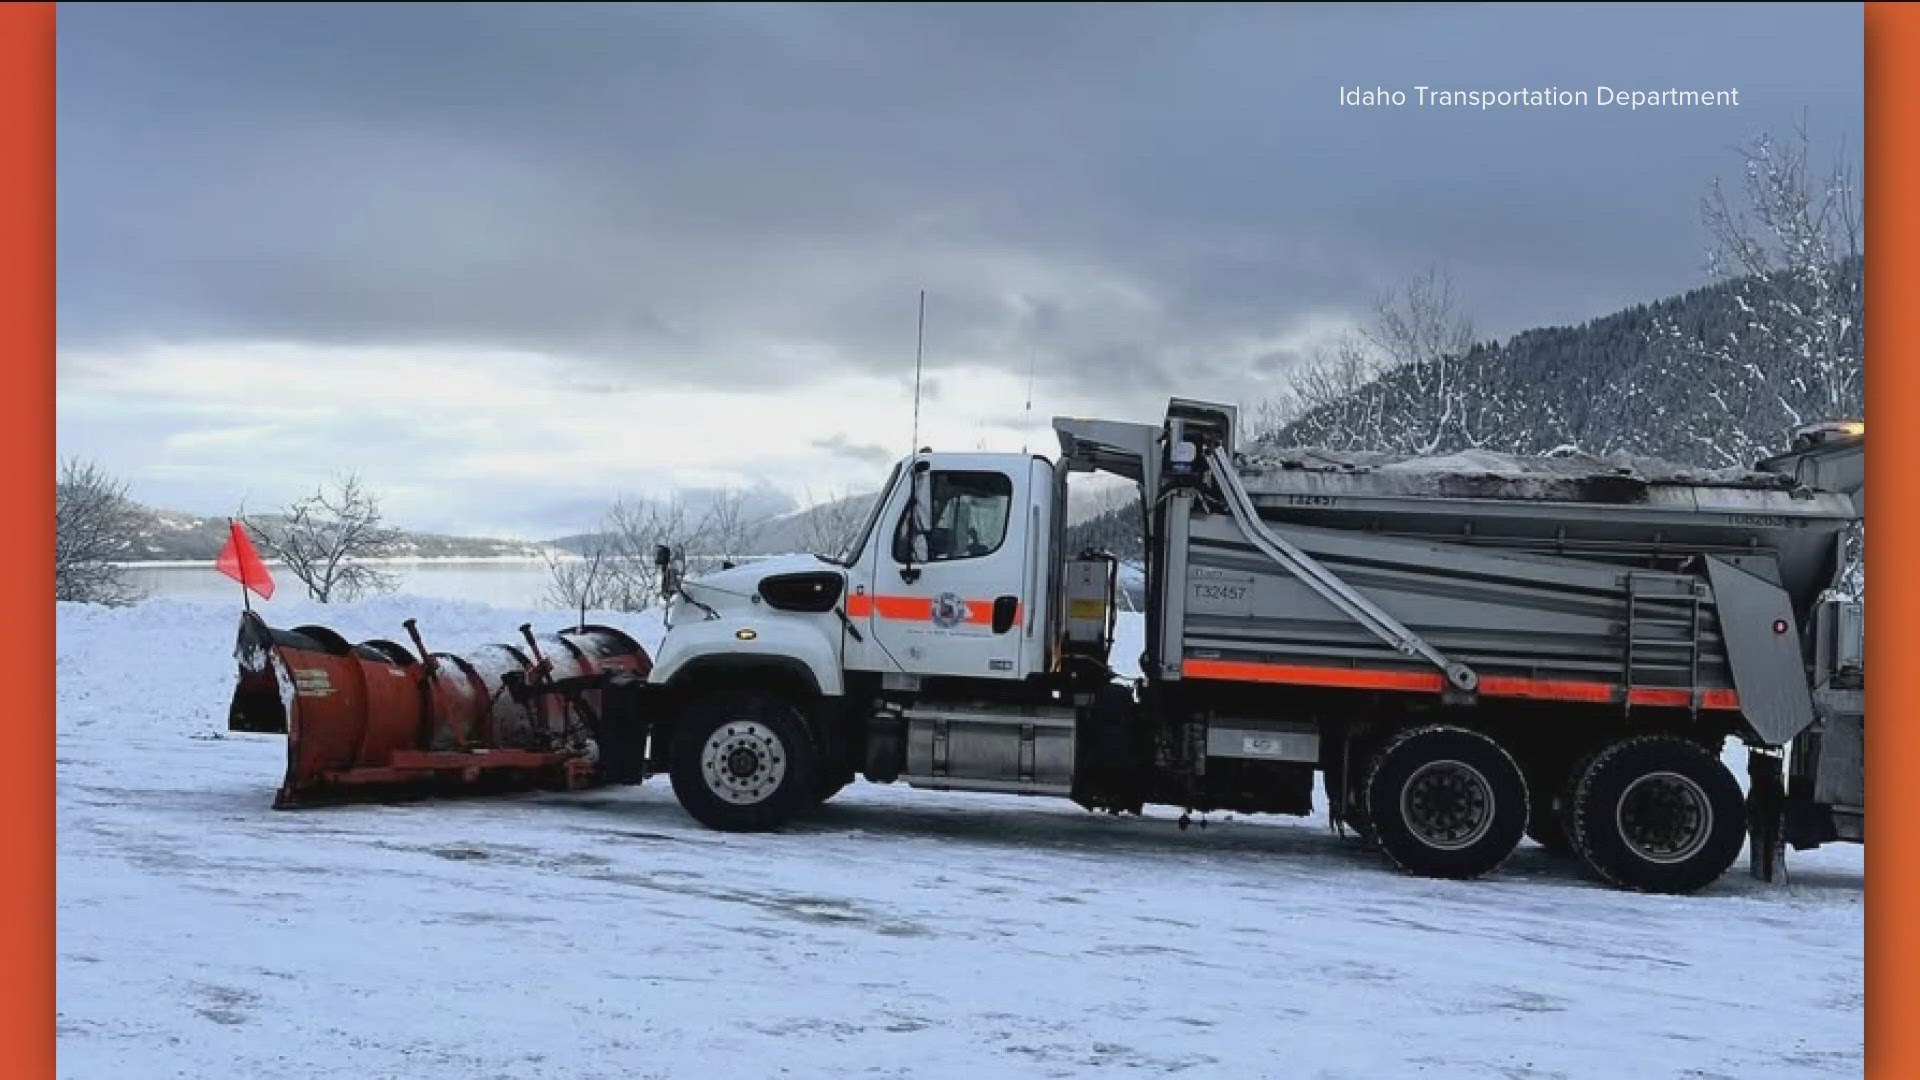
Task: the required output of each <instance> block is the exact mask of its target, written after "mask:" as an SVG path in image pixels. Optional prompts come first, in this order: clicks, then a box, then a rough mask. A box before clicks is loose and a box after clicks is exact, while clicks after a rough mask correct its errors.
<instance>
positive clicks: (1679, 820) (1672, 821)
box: [1615, 772, 1713, 863]
mask: <svg viewBox="0 0 1920 1080" xmlns="http://www.w3.org/2000/svg"><path fill="white" fill-rule="evenodd" d="M1615 821H1616V824H1617V825H1618V826H1619V829H1620V835H1621V837H1622V838H1623V839H1625V840H1626V842H1627V846H1629V847H1631V848H1632V849H1633V851H1634V854H1636V855H1639V856H1640V857H1641V858H1643V859H1646V860H1647V861H1648V862H1656V863H1677V862H1684V861H1686V860H1687V859H1690V858H1692V857H1694V856H1695V855H1698V854H1699V853H1700V851H1701V849H1702V848H1704V847H1706V846H1707V841H1708V839H1709V838H1711V837H1712V835H1713V804H1712V803H1711V802H1710V801H1708V799H1707V793H1706V791H1705V790H1704V789H1703V788H1701V786H1700V785H1699V784H1698V783H1696V782H1694V781H1693V780H1692V779H1691V778H1689V777H1685V776H1682V775H1680V774H1679V773H1676V772H1655V773H1648V774H1647V775H1645V776H1642V777H1640V778H1639V779H1637V780H1635V781H1634V782H1633V783H1631V784H1628V785H1627V789H1626V790H1625V791H1623V792H1621V793H1620V804H1619V806H1618V808H1617V809H1616V811H1615Z"/></svg>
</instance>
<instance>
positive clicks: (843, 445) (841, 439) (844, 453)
mask: <svg viewBox="0 0 1920 1080" xmlns="http://www.w3.org/2000/svg"><path fill="white" fill-rule="evenodd" d="M813 447H814V449H816V450H825V451H826V452H828V453H830V454H832V455H834V456H835V457H843V458H846V459H848V460H850V461H857V462H862V463H865V464H868V465H883V466H884V465H885V464H887V463H888V462H890V461H892V460H893V459H894V456H895V455H894V451H892V450H889V449H888V448H886V447H884V446H881V445H879V444H878V443H856V442H854V441H852V440H851V439H848V438H847V437H846V435H844V434H842V433H838V432H836V433H835V434H833V435H830V436H828V437H827V438H824V439H815V440H813Z"/></svg>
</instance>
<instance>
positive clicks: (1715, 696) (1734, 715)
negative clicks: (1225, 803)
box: [1149, 427, 1856, 745]
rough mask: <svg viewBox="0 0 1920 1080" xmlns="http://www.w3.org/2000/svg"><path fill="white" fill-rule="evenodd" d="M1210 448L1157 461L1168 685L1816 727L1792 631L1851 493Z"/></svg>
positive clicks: (1601, 463)
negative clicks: (1667, 713)
mask: <svg viewBox="0 0 1920 1080" xmlns="http://www.w3.org/2000/svg"><path fill="white" fill-rule="evenodd" d="M1169 430H1170V432H1172V434H1171V435H1170V437H1169V445H1172V444H1175V443H1177V437H1178V436H1180V435H1181V434H1182V433H1183V432H1182V429H1179V428H1171V427H1170V429H1169ZM1186 430H1187V431H1189V432H1190V431H1191V428H1188V429H1186ZM1213 453H1214V455H1215V456H1214V457H1213V458H1212V459H1208V458H1207V457H1206V456H1205V454H1204V452H1203V453H1202V455H1201V457H1200V460H1199V461H1198V462H1197V463H1196V466H1195V467H1193V468H1192V469H1191V470H1190V472H1189V474H1188V476H1187V477H1186V478H1184V479H1183V478H1182V477H1181V476H1180V475H1179V470H1178V469H1177V468H1176V467H1175V466H1174V465H1172V464H1171V463H1170V464H1169V465H1168V466H1167V468H1166V470H1165V473H1164V474H1163V475H1164V479H1163V483H1164V485H1165V490H1164V492H1163V493H1162V496H1161V497H1160V498H1159V499H1158V500H1157V505H1158V506H1159V512H1158V513H1157V514H1156V518H1157V525H1156V533H1157V535H1158V537H1159V539H1158V541H1157V542H1156V543H1155V545H1154V552H1153V557H1154V558H1155V559H1156V560H1157V561H1158V562H1159V563H1160V564H1161V565H1160V570H1161V572H1160V573H1158V574H1156V575H1154V577H1155V578H1156V579H1157V580H1158V582H1159V583H1160V585H1159V587H1158V589H1157V590H1156V593H1157V595H1156V596H1154V597H1153V598H1152V603H1151V605H1150V611H1151V616H1150V618H1151V619H1152V621H1153V624H1154V625H1152V626H1151V627H1150V629H1149V640H1150V645H1149V652H1150V654H1151V655H1150V656H1149V660H1150V662H1151V663H1152V665H1153V666H1152V670H1154V671H1155V672H1156V674H1157V675H1158V677H1160V678H1163V679H1169V680H1182V679H1184V680H1190V681H1191V680H1216V681H1227V682H1261V683H1278V684H1291V685H1296V686H1318V687H1348V688H1361V689H1372V690H1383V691H1400V692H1408V693H1425V694H1445V695H1447V696H1449V697H1450V698H1453V699H1455V700H1457V699H1459V698H1461V697H1463V696H1464V697H1468V698H1477V699H1483V700H1487V701H1490V702H1491V701H1495V700H1503V699H1504V700H1534V701H1560V702H1567V703H1570V704H1572V703H1580V704H1584V705H1587V706H1593V705H1605V706H1609V707H1618V708H1620V709H1622V710H1627V711H1631V710H1635V709H1666V710H1673V709H1684V710H1689V711H1691V712H1693V713H1695V714H1699V713H1702V712H1706V713H1711V714H1715V715H1718V716H1719V717H1721V718H1723V719H1724V720H1726V724H1725V728H1726V729H1727V730H1732V731H1737V732H1739V733H1741V734H1742V735H1744V736H1745V737H1747V738H1748V739H1749V740H1750V741H1753V742H1755V743H1759V744H1764V745H1779V744H1782V743H1784V742H1786V741H1787V740H1788V739H1791V738H1792V737H1793V736H1794V735H1795V734H1797V733H1798V732H1799V731H1800V730H1802V729H1803V728H1805V727H1806V726H1807V725H1808V724H1809V723H1810V722H1812V720H1813V718H1814V709H1813V705H1812V702H1811V699H1810V696H1809V691H1808V685H1807V677H1806V666H1805V660H1804V656H1803V652H1802V638H1801V632H1802V627H1803V625H1804V624H1805V623H1806V622H1807V621H1808V616H1809V613H1810V611H1811V609H1812V606H1813V604H1814V602H1815V600H1816V598H1817V597H1818V596H1819V595H1820V593H1821V592H1822V591H1823V590H1825V589H1826V588H1828V587H1829V586H1830V585H1831V583H1832V582H1833V581H1834V578H1835V575H1836V572H1837V571H1838V569H1839V568H1840V566H1841V564H1842V561H1843V554H1844V533H1845V530H1846V529H1847V527H1848V525H1849V524H1850V523H1851V522H1852V521H1853V520H1854V519H1855V516H1856V515H1855V509H1854V504H1853V501H1852V500H1851V499H1850V498H1849V497H1848V496H1847V495H1846V494H1844V493H1838V492H1822V491H1816V490H1811V489H1809V488H1807V487H1805V486H1803V485H1802V484H1800V483H1798V482H1797V481H1796V480H1795V478H1794V477H1793V476H1791V475H1781V474H1778V473H1767V472H1746V471H1742V470H1734V471H1723V472H1705V471H1700V470H1689V469H1685V468H1681V467H1678V466H1670V465H1665V464H1662V463H1658V462H1646V461H1632V460H1628V459H1604V460H1603V459H1594V458H1586V457H1577V456H1569V457H1550V458H1519V457H1512V456H1506V455H1488V454H1479V453H1471V454H1463V455H1452V456H1450V457H1448V458H1438V459H1435V458H1427V459H1410V458H1395V457H1389V456H1385V455H1355V454H1336V453H1329V452H1326V451H1302V450H1293V451H1266V452H1262V453H1247V454H1243V455H1240V456H1238V457H1233V456H1230V455H1229V454H1228V452H1227V451H1226V449H1225V445H1223V444H1221V443H1219V442H1216V443H1215V445H1214V449H1213ZM1170 462H1171V459H1170ZM1229 462H1231V464H1229ZM1236 489H1237V490H1236ZM1236 507H1237V508H1236ZM1289 553H1291V554H1289ZM1296 555H1297V556H1298V558H1295V556H1296ZM1369 612H1371V614H1369ZM1376 616H1377V617H1376ZM1450 666H1461V667H1464V668H1465V669H1467V675H1466V677H1464V678H1454V679H1449V678H1448V677H1447V672H1448V671H1449V668H1450Z"/></svg>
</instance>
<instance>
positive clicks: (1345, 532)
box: [645, 399, 1865, 892]
mask: <svg viewBox="0 0 1920 1080" xmlns="http://www.w3.org/2000/svg"><path fill="white" fill-rule="evenodd" d="M1054 428H1055V431H1056V433H1057V434H1058V437H1059V441H1060V455H1059V457H1058V458H1057V459H1056V460H1053V461H1048V460H1047V459H1046V458H1043V457H1039V456H1025V455H1008V454H986V453H952V454H948V453H927V452H921V453H916V454H914V455H912V456H910V457H908V458H907V459H906V460H904V461H902V462H901V463H899V464H898V465H896V466H895V467H894V469H893V472H892V474H891V475H890V476H889V478H888V479H887V482H886V484H885V485H884V487H883V488H882V490H881V492H880V494H879V496H878V498H877V499H876V500H875V502H874V505H873V508H872V510H871V512H870V514H869V515H868V517H867V519H866V521H865V524H864V526H863V527H862V528H861V529H860V531H859V532H858V534H857V535H856V536H855V537H854V538H853V539H852V541H851V542H850V544H849V545H848V547H847V548H846V550H844V551H841V552H838V553H831V554H821V555H812V556H791V557H781V558H775V559H769V560H764V561H758V562H754V563H751V564H748V565H743V566H738V567H734V568H732V569H727V570H723V571H721V572H719V573H715V574H710V575H706V576H702V577H700V578H698V579H696V580H685V579H684V578H682V577H681V576H680V575H679V574H678V573H677V572H676V571H677V569H678V567H677V565H676V563H677V561H678V560H677V559H676V556H675V553H673V552H669V551H664V550H663V551H661V552H660V553H659V557H660V559H661V561H662V565H663V570H664V575H663V577H664V580H665V582H666V585H667V587H668V588H669V589H670V590H671V591H672V593H673V600H672V603H671V606H670V608H669V612H668V616H669V629H668V631H667V633H666V636H665V639H664V641H663V643H662V644H661V647H660V649H659V652H658V655H657V656H656V657H655V658H654V662H653V666H652V669H651V671H650V673H649V674H648V676H647V679H648V683H649V687H650V689H651V690H652V691H653V692H654V693H655V694H656V695H657V696H656V697H655V698H654V700H653V701H652V703H651V704H650V706H649V707H648V708H647V709H646V710H645V711H646V712H647V714H648V715H649V716H651V717H653V719H652V730H651V732H650V735H651V738H650V740H649V742H648V746H649V757H650V761H649V764H650V766H651V767H652V768H655V769H660V770H664V771H667V772H668V773H669V774H670V775H671V777H672V783H673V789H674V792H675V794H676V795H677V797H678V799H679V801H680V802H681V804H682V806H684V807H685V809H686V810H687V811H688V812H689V813H691V814H692V815H693V816H694V817H695V818H697V819H698V820H700V821H701V822H703V823H705V824H707V825H709V826H711V827H714V828H718V829H724V830H761V829H772V828H776V827H778V826H779V825H781V823H782V822H784V821H786V820H788V819H789V818H790V817H792V816H793V815H796V814H801V813H804V812H805V811H807V810H808V809H809V808H810V807H813V806H815V805H817V804H819V803H820V802H821V801H823V800H825V799H827V798H829V797H831V796H832V795H833V794H834V793H835V792H836V791H838V790H839V789H840V788H841V787H842V786H843V785H845V784H847V783H848V782H850V781H851V780H853V779H855V778H856V776H864V777H865V778H866V779H868V780H870V781H879V782H891V781H905V782H906V783H908V784H910V785H913V786H916V787H924V788H931V789H936V790H947V791H985V792H1003V793H1005V792H1012V793H1020V794H1028V795H1051V796H1059V797H1066V798H1070V799H1073V800H1074V801H1076V802H1078V803H1080V804H1081V805H1082V806H1085V807H1087V808H1089V809H1094V810H1104V811H1113V812H1137V811H1139V810H1140V809H1141V808H1142V807H1143V806H1144V805H1145V804H1147V803H1155V804H1164V805H1168V806H1172V807H1179V808H1184V809H1186V810H1188V811H1199V812H1205V811H1231V812H1239V813H1279V814H1294V815H1304V814H1308V813H1311V812H1312V809H1313V804H1314V787H1315V784H1316V781H1317V782H1318V783H1319V784H1320V785H1322V786H1323V787H1324V792H1325V798H1326V801H1327V804H1328V807H1329V810H1330V813H1331V815H1332V817H1333V818H1334V819H1335V820H1336V821H1338V822H1341V823H1343V824H1344V825H1345V826H1346V827H1349V828H1350V829H1351V830H1352V831H1353V832H1355V833H1357V834H1358V835H1359V836H1360V837H1363V838H1364V839H1365V840H1366V841H1368V842H1370V843H1372V844H1374V845H1375V846H1377V847H1378V848H1379V850H1380V851H1381V852H1382V853H1384V854H1385V856H1386V857H1387V858H1388V859H1389V860H1391V861H1392V862H1393V863H1394V864H1396V865H1397V866H1399V867H1401V868H1403V869H1405V870H1408V871H1412V872H1415V873H1420V874H1426V875H1434V876H1440V877H1451V878H1470V877H1474V876H1477V875H1480V874H1484V873H1486V872H1487V871H1489V870H1492V869H1493V868H1495V867H1497V866H1499V865H1500V863H1501V862H1502V861H1503V860H1504V859H1505V858H1506V857H1507V856H1508V854H1509V853H1510V852H1512V851H1513V850H1514V848H1515V846H1516V845H1517V844H1518V843H1519V842H1520V840H1521V838H1522V837H1523V836H1529V835H1530V836H1532V837H1533V838H1534V839H1535V840H1537V841H1538V842H1540V843H1542V844H1544V845H1545V846H1547V847H1549V848H1551V849H1554V850H1556V851H1559V852H1564V853H1566V854H1568V855H1572V856H1577V857H1578V858H1579V859H1580V860H1581V861H1582V862H1584V863H1585V865H1586V866H1587V867H1589V868H1590V869H1591V871H1592V872H1593V873H1594V874H1597V875H1598V876H1599V877H1601V878H1603V879H1605V880H1606V881H1608V882H1611V883H1613V884H1615V885H1618V886H1622V887H1627V888H1634V889H1643V890H1653V891H1662V892H1690V891H1693V890H1696V889H1699V888H1700V887H1702V886H1704V885H1706V884H1708V883H1709V882H1712V881H1714V880H1715V879H1717V878H1719V877H1720V876H1721V875H1722V874H1723V873H1724V872H1726V870H1727V869H1728V868H1729V866H1731V865H1732V863H1733V862H1734V861H1735V860H1736V859H1737V858H1738V855H1739V852H1740V849H1741V847H1742V842H1743V840H1744V839H1746V838H1747V836H1748V834H1749V833H1751V834H1752V837H1753V840H1754V843H1753V846H1752V852H1753V856H1752V857H1753V863H1754V870H1755V872H1756V873H1758V874H1760V875H1761V876H1771V875H1772V874H1773V872H1774V869H1775V866H1776V863H1777V860H1778V858H1779V854H1780V852H1781V850H1782V847H1783V845H1785V844H1787V843H1791V844H1793V845H1795V846H1798V847H1807V846H1812V845H1817V844H1820V843H1823V842H1826V841H1831V840H1851V841H1863V840H1864V825H1863V818H1864V805H1865V798H1864V791H1863V788H1864V779H1863V778H1864V769H1863V760H1864V759H1863V756H1862V741H1863V729H1864V719H1865V714H1864V704H1863V690H1862V687H1863V686H1864V668H1863V664H1862V650H1861V625H1862V623H1861V608H1860V605H1859V604H1858V603H1853V602H1848V601H1843V600H1838V599H1834V598H1833V595H1832V592H1833V590H1832V587H1833V586H1834V585H1835V584H1836V582H1837V581H1838V580H1839V578H1840V575H1841V573H1842V571H1843V568H1844V566H1845V564H1846V559H1847V535H1848V531H1849V526H1850V525H1852V524H1853V523H1855V522H1856V521H1858V520H1859V518H1860V500H1861V498H1862V492H1863V490H1864V481H1863V475H1864V473H1863V464H1864V435H1863V433H1862V432H1861V430H1860V428H1859V426H1858V425H1832V426H1829V427H1827V428H1824V429H1820V430H1812V431H1808V432H1805V433H1803V434H1802V435H1801V436H1800V438H1799V441H1798V443H1797V444H1796V446H1795V447H1794V449H1793V450H1791V451H1790V452H1788V453H1785V454H1782V455H1780V456H1778V457H1775V458H1771V459H1768V460H1766V461H1763V462H1760V463H1758V465H1757V466H1756V467H1755V468H1754V469H1752V470H1734V471H1719V472H1704V471H1700V470H1687V469H1681V468H1676V467H1672V466H1665V465H1661V464H1660V463H1655V462H1637V463H1622V462H1621V461H1620V460H1618V459H1608V460H1604V461H1602V460H1598V459H1593V458H1584V457H1579V456H1574V457H1562V458H1536V459H1526V458H1512V457H1503V456H1494V455H1478V456H1475V455H1468V456H1467V459H1466V460H1447V459H1441V460H1438V461H1435V460H1426V461H1421V460H1418V459H1415V460H1398V459H1391V458H1387V457H1385V456H1381V455H1373V456H1367V455H1346V456H1344V457H1343V456H1338V455H1327V454H1314V453H1312V452H1306V453H1303V454H1297V455H1293V456H1288V455H1286V454H1285V453H1278V454H1276V453H1272V452H1268V453H1265V454H1262V453H1258V452H1255V451H1254V450H1253V449H1251V448H1246V449H1243V448H1241V447H1239V446H1238V445H1237V442H1236V440H1237V438H1238V432H1237V430H1236V428H1237V415H1236V410H1235V409H1234V408H1233V407H1232V406H1227V405H1219V404H1210V403H1205V402H1197V401H1185V400H1178V399H1176V400H1174V401H1173V402H1171V403H1170V405H1169V408H1168V410H1167V414H1166V417H1165V419H1164V421H1163V422H1162V423H1160V424H1157V425H1150V424H1135V423H1121V422H1114V421H1107V420H1082V419H1067V418H1061V419H1056V420H1055V421H1054ZM1458 457H1459V456H1458V455H1456V459H1457V458H1458ZM1094 471H1098V472H1105V473H1110V474H1113V475H1115V476H1118V477H1120V478H1123V479H1124V480H1127V481H1131V482H1133V483H1134V484H1136V485H1138V489H1139V494H1140V500H1141V502H1140V505H1141V508H1142V513H1141V517H1140V525H1139V527H1140V529H1141V534H1142V540H1143V545H1144V550H1145V552H1146V566H1145V590H1144V595H1145V642H1144V648H1143V650H1142V655H1141V656H1140V666H1139V671H1140V672H1141V675H1140V676H1139V677H1138V678H1137V679H1135V680H1132V681H1126V680H1122V679H1119V678H1116V677H1115V675H1114V673H1113V671H1112V670H1111V667H1110V665H1109V661H1110V660H1111V656H1110V652H1111V650H1112V648H1113V641H1114V629H1115V613H1116V589H1117V578H1118V573H1117V571H1118V563H1117V561H1116V559H1115V558H1114V557H1113V556H1112V555H1109V554H1106V553H1104V552H1094V551H1087V552H1069V551H1066V550H1064V548H1063V544H1064V537H1065V531H1066V530H1065V526H1066V522H1067V517H1068V514H1067V500H1068V497H1069V484H1068V478H1069V476H1070V475H1071V474H1074V473H1079V472H1094ZM1729 739H1738V740H1740V741H1741V742H1742V743H1744V744H1745V745H1746V746H1747V747H1748V766H1749V768H1748V772H1749V783H1748V785H1747V787H1748V791H1745V792H1743V790H1742V786H1741V785H1740V783H1739V782H1738V781H1737V779H1736V778H1735V776H1734V775H1733V773H1732V772H1731V771H1730V770H1729V769H1728V768H1727V767H1726V766H1725V765H1724V764H1723V763H1722V749H1723V746H1725V745H1730V744H1729V743H1728V740H1729Z"/></svg>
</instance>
